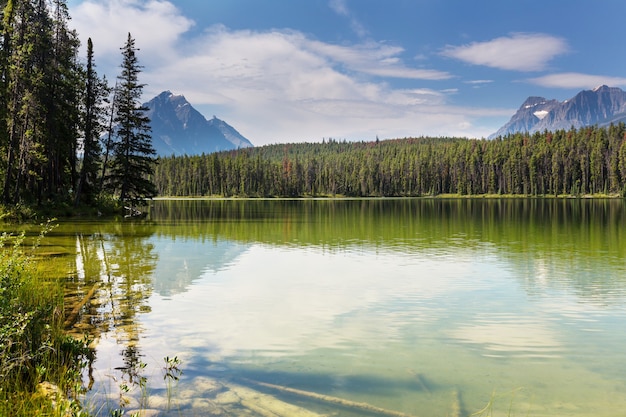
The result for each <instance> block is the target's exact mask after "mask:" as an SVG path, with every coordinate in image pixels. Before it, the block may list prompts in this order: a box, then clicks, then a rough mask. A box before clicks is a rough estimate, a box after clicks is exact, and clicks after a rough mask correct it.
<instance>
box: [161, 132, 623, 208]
mask: <svg viewBox="0 0 626 417" xmlns="http://www.w3.org/2000/svg"><path fill="white" fill-rule="evenodd" d="M625 143H626V126H625V125H624V124H618V125H612V126H610V127H608V128H598V127H588V128H583V129H580V130H569V131H565V130H560V131H557V132H544V133H536V134H533V135H526V134H516V135H511V136H507V137H504V138H497V139H494V140H484V139H482V140H479V139H461V138H407V139H396V140H385V141H375V142H345V141H344V142H338V141H334V140H329V141H324V142H323V143H299V144H286V145H269V146H263V147H258V148H247V149H241V150H238V151H230V152H221V153H216V154H210V155H201V156H184V157H170V158H164V159H161V160H160V163H159V166H158V167H157V169H156V173H155V183H156V184H157V187H158V192H159V194H160V195H166V196H210V195H222V196H226V197H229V196H250V197H270V196H280V197H295V196H333V195H343V196H351V197H363V196H379V197H391V196H398V197H401V196H425V195H429V196H435V195H439V194H459V195H479V194H480V195H484V194H495V195H498V194H510V195H525V196H546V195H575V196H578V195H584V194H615V195H617V194H621V193H624V192H625V191H624V190H626V145H625Z"/></svg>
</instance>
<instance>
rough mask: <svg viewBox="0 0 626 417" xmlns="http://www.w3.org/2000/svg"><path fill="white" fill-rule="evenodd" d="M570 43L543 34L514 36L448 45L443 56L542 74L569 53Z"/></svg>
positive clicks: (493, 66)
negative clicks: (541, 71) (541, 72)
mask: <svg viewBox="0 0 626 417" xmlns="http://www.w3.org/2000/svg"><path fill="white" fill-rule="evenodd" d="M568 50H569V47H568V45H567V42H566V41H565V40H564V39H562V38H558V37H555V36H551V35H547V34H542V33H514V34H511V35H510V36H504V37H500V38H496V39H493V40H490V41H487V42H472V43H470V44H468V45H462V46H447V47H446V48H444V49H443V50H442V51H441V55H443V56H446V57H449V58H455V59H459V60H461V61H464V62H467V63H470V64H473V65H484V66H487V67H492V68H499V69H505V70H516V71H539V70H543V69H545V68H546V66H547V64H548V62H549V61H550V60H551V59H552V58H554V57H555V56H558V55H562V54H564V53H566V52H568Z"/></svg>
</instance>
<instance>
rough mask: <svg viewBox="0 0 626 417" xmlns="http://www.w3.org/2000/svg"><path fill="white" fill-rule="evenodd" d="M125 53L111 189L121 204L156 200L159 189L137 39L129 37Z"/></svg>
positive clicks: (117, 103)
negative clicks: (140, 81) (143, 97)
mask: <svg viewBox="0 0 626 417" xmlns="http://www.w3.org/2000/svg"><path fill="white" fill-rule="evenodd" d="M121 50H122V57H123V61H122V65H121V67H122V72H121V74H120V75H119V76H118V80H119V83H118V87H117V91H116V102H115V109H116V115H115V119H114V122H115V125H116V137H117V141H116V142H115V144H114V146H113V161H112V167H111V170H110V174H108V176H107V178H108V181H107V183H108V186H109V187H110V188H111V189H112V191H113V192H114V193H116V194H117V195H118V196H119V199H120V201H123V202H126V201H128V202H130V203H131V206H132V204H133V203H134V202H135V201H138V200H141V199H145V198H152V197H154V196H155V195H156V187H155V185H154V183H153V182H152V176H153V174H154V166H155V163H156V157H155V155H156V151H155V150H154V147H153V146H152V137H151V136H150V131H151V129H150V119H149V118H148V117H147V116H145V112H146V111H147V110H148V109H147V108H146V107H145V106H143V105H141V102H140V101H139V100H140V99H141V94H142V90H143V87H144V84H141V83H139V81H138V75H139V73H140V72H141V68H142V67H141V66H140V65H139V63H138V59H137V55H136V51H137V48H136V47H135V40H134V39H133V38H132V36H131V34H130V33H129V34H128V40H127V41H126V44H125V45H124V47H122V48H121Z"/></svg>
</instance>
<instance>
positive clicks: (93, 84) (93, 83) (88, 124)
mask: <svg viewBox="0 0 626 417" xmlns="http://www.w3.org/2000/svg"><path fill="white" fill-rule="evenodd" d="M109 92H110V88H109V87H108V85H107V82H106V79H105V78H102V79H101V78H99V77H98V73H97V72H96V70H95V64H94V58H93V43H92V41H91V38H89V39H88V40H87V69H86V72H85V92H84V98H83V100H84V102H83V107H82V122H81V125H82V130H83V146H82V148H83V149H82V150H83V160H82V166H81V169H80V175H79V178H78V184H77V186H76V194H75V200H74V203H75V204H78V203H79V202H80V201H81V199H82V200H84V201H86V202H90V201H91V200H92V198H93V196H94V194H96V193H97V192H98V191H99V189H98V187H97V184H96V180H97V175H98V171H99V160H100V153H101V151H102V149H101V146H100V136H101V135H102V133H103V132H104V129H105V126H104V123H105V120H104V119H105V117H106V114H105V108H104V104H105V103H106V101H107V97H108V95H109Z"/></svg>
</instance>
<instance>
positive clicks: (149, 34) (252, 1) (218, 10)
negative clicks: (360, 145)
mask: <svg viewBox="0 0 626 417" xmlns="http://www.w3.org/2000/svg"><path fill="white" fill-rule="evenodd" d="M68 6H69V8H70V15H71V16H72V21H71V26H73V27H74V28H75V29H76V30H77V31H78V33H79V36H80V38H81V40H82V43H83V44H84V45H86V43H87V38H89V37H91V38H92V40H93V43H94V51H95V59H96V65H97V69H98V71H99V72H100V73H101V74H104V75H106V76H107V78H108V79H109V80H110V83H113V82H114V79H115V77H116V75H117V74H118V73H119V64H120V63H121V55H120V49H119V48H120V47H121V46H123V44H124V42H125V40H126V36H127V34H128V33H129V32H130V33H131V34H132V36H133V37H134V38H135V39H136V46H137V47H138V48H139V49H140V50H139V52H138V56H139V60H140V64H141V65H143V66H144V68H143V73H142V74H141V75H140V77H141V79H140V80H141V81H142V82H144V83H146V84H147V85H146V87H145V88H144V94H145V99H146V100H148V99H150V98H152V97H153V96H155V95H157V94H158V93H160V92H161V91H164V90H170V91H172V92H173V93H175V94H182V95H184V96H185V97H186V98H187V100H189V101H190V102H191V103H192V105H193V106H194V107H195V108H197V109H198V110H199V111H200V112H201V113H203V114H204V115H205V116H206V117H207V118H210V117H212V116H213V115H215V116H217V117H218V118H220V119H223V120H225V121H226V122H227V123H229V124H231V125H232V126H233V127H235V128H236V129H237V130H239V132H240V133H241V134H243V135H244V136H246V137H247V138H248V139H250V140H251V141H252V142H253V143H254V144H255V145H264V144H269V143H282V142H299V141H309V142H316V141H321V140H322V138H329V137H332V138H336V139H347V140H373V139H375V138H376V137H377V136H378V137H379V138H381V139H385V138H397V137H408V136H422V135H425V136H466V137H477V138H481V137H487V136H488V135H489V134H491V133H493V132H494V131H496V130H497V129H498V128H499V127H500V126H501V125H503V124H504V123H505V122H506V121H508V119H509V118H510V117H511V116H512V115H513V113H514V112H515V111H516V110H517V108H518V107H519V106H520V105H521V104H522V102H523V101H524V100H525V99H526V98H527V97H528V96H543V97H546V98H556V99H558V100H565V99H568V98H570V97H573V96H574V95H575V94H576V93H577V92H578V91H580V90H583V89H592V88H594V87H596V86H598V85H601V84H606V85H609V86H615V87H621V88H624V89H626V53H624V52H626V46H624V45H626V44H625V43H624V39H625V35H624V27H625V26H624V23H623V21H624V16H626V2H625V1H623V0H544V1H542V2H540V1H536V0H535V1H526V0H516V1H508V0H502V1H493V0H472V1H468V0H219V1H218V0H169V1H165V0H69V1H68ZM83 55H84V53H83Z"/></svg>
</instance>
